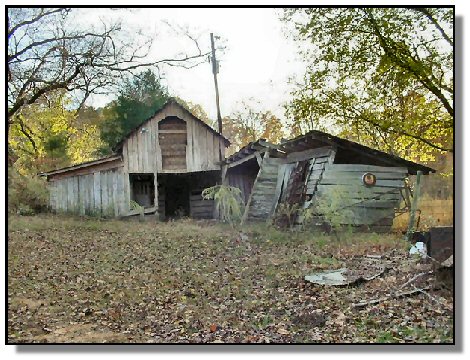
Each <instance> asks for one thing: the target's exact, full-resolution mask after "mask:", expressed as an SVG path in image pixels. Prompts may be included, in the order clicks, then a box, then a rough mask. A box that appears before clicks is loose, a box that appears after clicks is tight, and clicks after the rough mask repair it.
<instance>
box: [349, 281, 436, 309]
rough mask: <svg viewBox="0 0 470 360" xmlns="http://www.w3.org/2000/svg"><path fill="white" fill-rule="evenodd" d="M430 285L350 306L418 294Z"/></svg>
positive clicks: (373, 303) (359, 305)
mask: <svg viewBox="0 0 470 360" xmlns="http://www.w3.org/2000/svg"><path fill="white" fill-rule="evenodd" d="M430 288H431V287H430V286H428V287H426V288H424V289H413V290H410V291H402V292H396V293H391V294H388V295H387V296H384V297H382V298H380V299H373V300H369V301H361V302H359V303H353V304H352V305H351V306H352V307H353V308H360V307H365V306H368V305H375V304H379V303H381V302H383V301H385V300H389V299H392V298H401V297H407V296H412V295H415V294H418V293H422V292H424V291H425V290H429V289H430Z"/></svg>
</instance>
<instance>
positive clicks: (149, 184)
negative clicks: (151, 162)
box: [129, 174, 155, 208]
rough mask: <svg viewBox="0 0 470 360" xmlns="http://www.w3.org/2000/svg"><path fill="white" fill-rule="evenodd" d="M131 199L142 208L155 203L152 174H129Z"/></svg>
mask: <svg viewBox="0 0 470 360" xmlns="http://www.w3.org/2000/svg"><path fill="white" fill-rule="evenodd" d="M129 182H130V189H131V200H133V201H135V202H136V203H137V204H139V205H140V206H143V207H144V208H150V207H152V206H154V205H155V183H154V175H153V174H129Z"/></svg>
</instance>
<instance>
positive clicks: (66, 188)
mask: <svg viewBox="0 0 470 360" xmlns="http://www.w3.org/2000/svg"><path fill="white" fill-rule="evenodd" d="M50 189H51V195H50V206H51V208H52V209H53V210H54V211H57V212H69V213H74V214H79V215H103V216H111V217H112V216H122V215H126V214H127V213H128V206H127V204H128V203H129V201H128V200H126V199H127V197H128V196H127V192H126V191H125V186H124V177H123V169H122V167H120V168H116V169H110V170H103V171H97V172H95V173H92V174H85V175H77V176H70V177H66V178H61V179H56V180H53V181H51V182H50Z"/></svg>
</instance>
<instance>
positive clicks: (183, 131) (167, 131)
mask: <svg viewBox="0 0 470 360" xmlns="http://www.w3.org/2000/svg"><path fill="white" fill-rule="evenodd" d="M158 133H159V134H186V130H158Z"/></svg>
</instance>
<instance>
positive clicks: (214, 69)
mask: <svg viewBox="0 0 470 360" xmlns="http://www.w3.org/2000/svg"><path fill="white" fill-rule="evenodd" d="M211 48H212V57H211V63H212V74H214V85H215V104H216V106H217V124H218V125H219V134H220V135H222V116H221V115H220V105H219V85H218V84H217V73H218V72H219V63H218V62H217V58H216V57H215V45H214V34H213V33H211ZM222 160H223V157H222V149H221V146H220V145H219V161H220V162H221V163H222ZM222 167H223V166H222V164H221V169H222ZM220 174H221V175H220V176H221V181H223V174H222V171H221V173H220Z"/></svg>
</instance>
